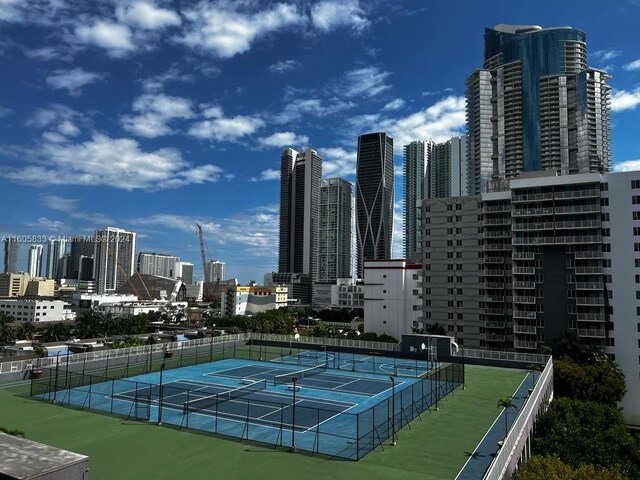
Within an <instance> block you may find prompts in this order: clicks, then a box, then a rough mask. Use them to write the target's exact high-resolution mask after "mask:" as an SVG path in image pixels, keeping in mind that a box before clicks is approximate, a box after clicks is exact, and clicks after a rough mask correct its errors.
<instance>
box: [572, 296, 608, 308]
mask: <svg viewBox="0 0 640 480" xmlns="http://www.w3.org/2000/svg"><path fill="white" fill-rule="evenodd" d="M576 305H580V306H590V305H595V306H598V307H603V306H604V298H591V297H576Z"/></svg>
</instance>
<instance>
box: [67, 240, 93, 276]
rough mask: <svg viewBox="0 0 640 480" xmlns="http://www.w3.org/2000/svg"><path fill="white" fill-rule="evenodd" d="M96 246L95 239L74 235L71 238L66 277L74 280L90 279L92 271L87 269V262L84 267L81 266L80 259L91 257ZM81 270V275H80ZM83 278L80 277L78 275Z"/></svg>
mask: <svg viewBox="0 0 640 480" xmlns="http://www.w3.org/2000/svg"><path fill="white" fill-rule="evenodd" d="M95 248H96V244H95V241H94V240H93V239H90V238H87V237H74V238H72V239H71V252H70V253H71V255H70V256H69V266H68V269H67V275H66V278H70V279H74V280H91V276H92V272H91V271H87V268H86V267H87V264H85V268H81V267H82V261H83V257H84V258H89V257H91V258H92V257H93V252H94V250H95ZM81 270H82V272H83V273H82V275H81V273H80V272H81ZM81 276H82V277H83V278H80V277H81Z"/></svg>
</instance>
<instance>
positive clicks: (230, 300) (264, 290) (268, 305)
mask: <svg viewBox="0 0 640 480" xmlns="http://www.w3.org/2000/svg"><path fill="white" fill-rule="evenodd" d="M287 293H288V289H287V287H285V286H282V285H276V286H260V285H251V286H242V285H237V286H228V287H226V289H225V291H224V292H223V294H222V298H221V306H220V311H221V312H222V315H224V316H228V317H232V316H234V315H255V314H256V313H259V312H265V311H267V310H273V309H276V308H280V307H286V306H287Z"/></svg>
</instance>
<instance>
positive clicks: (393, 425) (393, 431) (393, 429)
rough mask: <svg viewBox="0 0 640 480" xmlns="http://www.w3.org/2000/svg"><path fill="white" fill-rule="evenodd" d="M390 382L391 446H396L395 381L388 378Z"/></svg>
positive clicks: (391, 377)
mask: <svg viewBox="0 0 640 480" xmlns="http://www.w3.org/2000/svg"><path fill="white" fill-rule="evenodd" d="M389 379H390V380H391V445H395V444H396V379H395V378H393V376H390V377H389Z"/></svg>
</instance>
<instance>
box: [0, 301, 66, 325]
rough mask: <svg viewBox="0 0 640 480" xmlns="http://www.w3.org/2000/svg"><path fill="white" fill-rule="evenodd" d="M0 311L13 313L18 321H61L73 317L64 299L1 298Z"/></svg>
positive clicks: (8, 313)
mask: <svg viewBox="0 0 640 480" xmlns="http://www.w3.org/2000/svg"><path fill="white" fill-rule="evenodd" d="M0 312H2V313H6V314H7V315H11V316H12V317H13V318H14V319H15V320H16V322H25V323H26V322H61V321H63V320H67V319H68V318H71V317H72V315H71V312H70V311H69V310H68V309H67V308H66V306H65V303H64V302H63V301H62V300H30V299H29V300H28V299H12V300H6V299H5V300H0Z"/></svg>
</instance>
